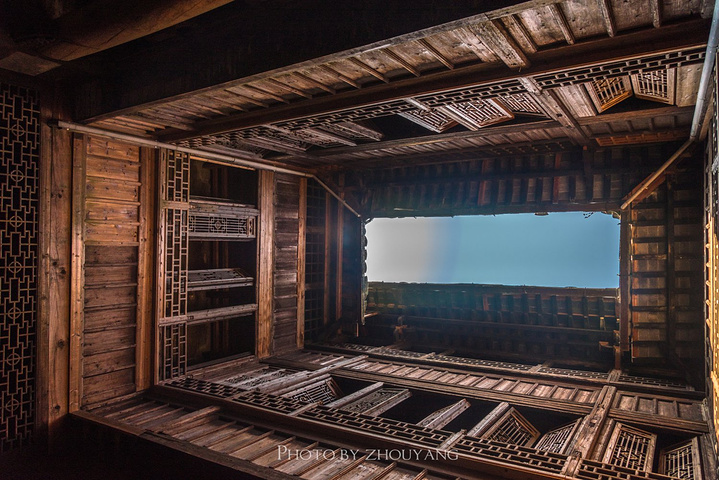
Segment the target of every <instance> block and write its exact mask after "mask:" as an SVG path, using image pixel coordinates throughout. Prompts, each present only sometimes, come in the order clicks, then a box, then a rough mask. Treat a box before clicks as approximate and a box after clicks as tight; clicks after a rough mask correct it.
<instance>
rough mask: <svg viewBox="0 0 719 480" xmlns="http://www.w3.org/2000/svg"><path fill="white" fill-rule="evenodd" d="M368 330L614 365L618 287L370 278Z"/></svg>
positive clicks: (495, 352)
mask: <svg viewBox="0 0 719 480" xmlns="http://www.w3.org/2000/svg"><path fill="white" fill-rule="evenodd" d="M367 310H368V312H378V313H380V315H378V316H376V317H370V318H368V319H367V331H368V332H369V333H370V334H373V335H384V336H385V338H386V339H388V340H390V343H391V341H392V340H393V339H392V335H393V327H394V325H396V324H397V321H398V318H399V316H402V317H403V318H402V320H403V323H404V325H407V327H408V330H407V331H406V332H405V335H404V337H403V339H402V341H407V342H409V343H410V344H412V345H413V346H416V347H419V348H424V347H426V348H428V349H432V348H434V349H437V348H440V349H441V348H444V349H452V350H454V351H455V352H457V353H458V354H459V353H460V352H464V353H472V352H477V353H479V352H481V354H482V355H483V358H501V359H512V360H514V361H519V362H525V361H526V362H530V363H537V362H539V363H541V362H543V361H547V360H555V361H557V362H558V363H564V364H575V365H580V364H581V365H583V366H590V365H591V366H594V367H595V368H599V369H604V370H609V369H610V368H612V366H613V351H612V349H611V348H605V349H602V348H600V346H599V342H605V343H606V344H608V345H611V344H613V343H614V330H616V329H617V328H618V318H617V314H618V305H617V290H616V289H583V288H549V287H526V286H522V287H512V286H505V285H465V284H451V285H439V284H417V283H384V282H370V284H369V296H368V302H367Z"/></svg>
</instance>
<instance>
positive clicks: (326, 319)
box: [322, 192, 332, 325]
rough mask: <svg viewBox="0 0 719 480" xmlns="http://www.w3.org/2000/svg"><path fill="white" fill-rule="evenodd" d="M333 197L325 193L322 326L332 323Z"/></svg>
mask: <svg viewBox="0 0 719 480" xmlns="http://www.w3.org/2000/svg"><path fill="white" fill-rule="evenodd" d="M331 225H332V197H330V194H329V193H327V192H325V223H324V229H325V252H324V254H325V273H324V290H323V299H322V324H323V325H327V324H328V323H330V294H331V289H330V285H331V278H332V276H331V274H330V272H331V269H330V265H331V264H332V255H331V253H330V252H331V251H332V228H331Z"/></svg>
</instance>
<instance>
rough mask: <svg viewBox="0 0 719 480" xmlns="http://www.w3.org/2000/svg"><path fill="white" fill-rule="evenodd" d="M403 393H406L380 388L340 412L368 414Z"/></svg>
mask: <svg viewBox="0 0 719 480" xmlns="http://www.w3.org/2000/svg"><path fill="white" fill-rule="evenodd" d="M404 392H406V390H404V389H401V388H380V389H379V390H376V391H374V392H372V393H370V394H369V395H365V396H364V397H362V398H359V399H357V400H355V401H354V402H352V403H348V404H347V405H345V406H343V407H340V408H341V409H342V410H347V411H348V412H356V413H365V412H370V411H371V410H374V409H376V408H377V407H378V406H380V405H382V404H383V403H385V402H386V401H388V400H390V399H391V398H393V397H396V396H397V395H401V394H403V393H404ZM368 414H369V413H368Z"/></svg>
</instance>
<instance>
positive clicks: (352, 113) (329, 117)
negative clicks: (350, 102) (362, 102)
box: [275, 100, 415, 130]
mask: <svg viewBox="0 0 719 480" xmlns="http://www.w3.org/2000/svg"><path fill="white" fill-rule="evenodd" d="M413 108H415V107H413V106H412V105H410V104H408V103H407V102H405V101H403V100H395V101H392V102H385V103H378V104H375V105H367V106H364V107H359V108H352V109H348V110H341V111H338V112H332V113H326V114H323V115H317V116H314V117H311V118H299V119H296V120H289V121H286V122H279V123H276V124H275V125H276V126H278V127H281V128H286V129H288V130H300V129H302V128H311V127H321V126H323V125H325V124H328V123H344V122H357V121H361V120H369V119H371V118H377V117H386V116H388V115H396V114H397V113H399V112H403V111H407V110H411V109H413Z"/></svg>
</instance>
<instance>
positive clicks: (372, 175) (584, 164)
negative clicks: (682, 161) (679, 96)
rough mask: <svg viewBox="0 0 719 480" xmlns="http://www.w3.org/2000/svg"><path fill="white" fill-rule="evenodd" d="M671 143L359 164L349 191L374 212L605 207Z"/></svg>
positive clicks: (650, 168) (616, 200) (457, 212)
mask: <svg viewBox="0 0 719 480" xmlns="http://www.w3.org/2000/svg"><path fill="white" fill-rule="evenodd" d="M675 150H676V146H675V145H673V144H663V145H649V146H632V147H615V148H608V149H600V150H596V151H589V150H580V149H576V150H569V151H564V152H556V153H546V154H528V155H522V156H517V155H513V156H510V155H508V156H505V157H491V158H477V159H476V160H464V161H454V162H446V163H440V164H419V165H414V166H397V167H393V168H384V169H376V170H371V171H365V172H363V171H358V172H355V173H353V174H348V175H347V188H346V190H347V193H348V194H349V195H351V196H353V197H354V198H356V199H357V202H358V203H360V204H361V205H362V211H363V213H364V214H365V215H366V216H368V217H371V218H377V217H411V216H446V215H477V214H499V213H524V212H553V211H603V210H611V209H613V208H617V206H618V204H619V203H621V202H620V200H621V199H622V198H623V197H624V195H626V193H627V192H629V191H630V190H631V189H632V187H634V186H635V185H636V184H638V183H639V182H640V181H641V180H642V179H644V178H645V177H646V176H647V175H649V174H650V173H652V172H653V171H654V169H655V167H657V166H659V165H661V163H663V161H664V160H666V159H667V158H668V157H669V156H670V155H671V154H672V153H674V151H675Z"/></svg>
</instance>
